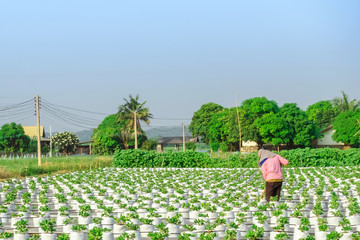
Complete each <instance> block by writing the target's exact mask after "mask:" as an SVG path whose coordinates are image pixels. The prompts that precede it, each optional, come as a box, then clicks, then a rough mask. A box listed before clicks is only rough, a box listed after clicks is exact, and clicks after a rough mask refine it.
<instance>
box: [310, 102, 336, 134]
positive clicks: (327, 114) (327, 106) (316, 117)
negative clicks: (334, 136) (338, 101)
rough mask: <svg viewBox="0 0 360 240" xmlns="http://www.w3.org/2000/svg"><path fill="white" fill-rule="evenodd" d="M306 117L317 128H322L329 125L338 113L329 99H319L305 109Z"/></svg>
mask: <svg viewBox="0 0 360 240" xmlns="http://www.w3.org/2000/svg"><path fill="white" fill-rule="evenodd" d="M306 113H307V114H308V118H309V120H310V121H312V122H313V123H314V124H315V125H316V127H317V128H318V129H320V130H321V129H324V128H326V127H328V126H330V125H331V124H332V123H333V121H334V119H335V117H336V116H337V115H338V114H339V110H338V109H337V108H335V107H333V105H332V104H331V102H330V101H320V102H317V103H314V104H312V105H310V106H309V107H308V108H307V109H306Z"/></svg>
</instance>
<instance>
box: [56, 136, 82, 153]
mask: <svg viewBox="0 0 360 240" xmlns="http://www.w3.org/2000/svg"><path fill="white" fill-rule="evenodd" d="M51 140H52V142H53V144H54V145H55V146H57V147H58V148H59V152H61V153H65V154H67V155H68V154H73V153H75V150H76V143H78V142H79V138H78V136H76V134H75V133H72V132H60V133H56V134H54V135H53V136H52V137H51Z"/></svg>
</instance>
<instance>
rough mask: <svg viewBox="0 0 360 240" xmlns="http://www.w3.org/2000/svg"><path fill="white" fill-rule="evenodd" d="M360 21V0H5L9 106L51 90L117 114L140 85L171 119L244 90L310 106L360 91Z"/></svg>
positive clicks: (51, 97) (0, 15)
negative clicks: (343, 93) (342, 92)
mask: <svg viewBox="0 0 360 240" xmlns="http://www.w3.org/2000/svg"><path fill="white" fill-rule="evenodd" d="M359 23H360V2H359V1H357V0H349V1H331V0H330V1H329V0H327V1H313V0H309V1H184V0H183V1H89V0H87V1H82V0H77V1H67V0H63V1H1V2H0V89H1V95H0V107H1V106H7V105H9V104H13V103H17V102H22V101H24V100H27V99H30V98H33V97H34V96H35V95H36V94H39V95H40V97H41V98H42V99H45V100H47V101H48V102H51V103H53V104H59V105H62V106H67V107H72V108H76V109H83V110H89V111H94V112H101V113H109V114H110V113H115V112H116V111H117V107H118V106H119V105H120V104H123V98H127V97H128V95H129V94H132V95H136V94H139V95H140V100H142V101H145V100H146V101H147V106H148V107H149V108H150V111H151V112H152V113H153V115H154V119H153V120H152V122H151V125H152V126H164V125H181V122H183V121H185V124H188V123H190V120H186V119H191V117H192V115H193V113H194V112H195V111H196V110H198V109H199V108H200V106H201V105H202V104H204V103H208V102H215V103H218V104H220V105H223V106H224V107H233V106H234V105H235V97H234V95H235V93H236V94H237V98H238V103H239V104H240V103H241V102H242V101H243V100H245V99H248V98H252V97H261V96H265V97H267V98H268V99H271V100H275V101H276V102H277V103H278V104H279V105H280V106H281V105H282V104H284V103H290V102H295V103H297V104H298V105H299V106H300V107H301V108H302V109H306V107H307V106H308V105H310V104H313V103H315V102H317V101H320V100H327V99H332V98H334V97H337V96H340V95H341V91H345V92H346V93H347V94H348V95H349V97H350V99H354V98H356V99H358V100H359V99H360V97H359V87H360V44H359V42H360V27H359ZM0 117H1V116H0ZM93 117H94V118H98V119H99V120H100V121H101V119H102V118H103V116H96V117H95V116H93ZM159 118H173V119H177V120H161V119H159ZM183 119H185V120H183ZM1 121H2V120H1V119H0V124H2V123H3V122H1ZM22 121H23V122H24V123H23V124H26V125H30V124H35V123H36V119H35V118H34V117H29V118H28V119H25V120H22ZM42 123H43V124H45V125H47V126H48V125H53V127H54V128H56V127H57V128H59V130H60V129H61V130H66V129H63V128H65V126H60V125H58V126H56V125H57V124H56V123H55V122H46V120H43V121H42ZM74 128H75V127H74ZM67 130H73V129H67Z"/></svg>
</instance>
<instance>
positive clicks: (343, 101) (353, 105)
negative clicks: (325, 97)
mask: <svg viewBox="0 0 360 240" xmlns="http://www.w3.org/2000/svg"><path fill="white" fill-rule="evenodd" d="M341 93H342V98H341V97H336V98H334V99H333V100H332V104H333V106H334V107H336V108H338V109H339V111H340V113H342V112H346V111H355V110H356V109H357V108H358V107H359V106H360V102H359V101H357V100H356V99H354V100H352V101H351V102H349V99H348V96H347V94H346V93H345V92H344V91H341Z"/></svg>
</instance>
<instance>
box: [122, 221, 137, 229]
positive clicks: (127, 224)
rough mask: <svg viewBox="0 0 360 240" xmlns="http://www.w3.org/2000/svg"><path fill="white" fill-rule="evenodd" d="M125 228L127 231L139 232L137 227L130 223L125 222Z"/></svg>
mask: <svg viewBox="0 0 360 240" xmlns="http://www.w3.org/2000/svg"><path fill="white" fill-rule="evenodd" d="M125 227H126V228H127V229H128V230H133V231H137V230H139V225H136V224H134V223H132V222H127V223H126V224H125Z"/></svg>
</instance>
